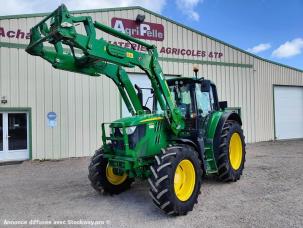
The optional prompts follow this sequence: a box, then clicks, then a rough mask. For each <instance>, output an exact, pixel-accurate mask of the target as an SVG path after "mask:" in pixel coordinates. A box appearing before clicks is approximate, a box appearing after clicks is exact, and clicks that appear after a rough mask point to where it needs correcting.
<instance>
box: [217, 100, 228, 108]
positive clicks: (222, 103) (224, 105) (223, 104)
mask: <svg viewBox="0 0 303 228" xmlns="http://www.w3.org/2000/svg"><path fill="white" fill-rule="evenodd" d="M219 107H220V109H222V110H224V109H226V108H227V101H220V102H219Z"/></svg>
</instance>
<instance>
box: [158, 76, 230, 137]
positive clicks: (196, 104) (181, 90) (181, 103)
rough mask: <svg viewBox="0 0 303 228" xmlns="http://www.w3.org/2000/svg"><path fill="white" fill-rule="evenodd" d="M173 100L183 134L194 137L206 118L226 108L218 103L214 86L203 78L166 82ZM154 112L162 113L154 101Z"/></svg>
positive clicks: (223, 103)
mask: <svg viewBox="0 0 303 228" xmlns="http://www.w3.org/2000/svg"><path fill="white" fill-rule="evenodd" d="M167 84H168V87H169V89H170V92H171V95H172V98H173V100H174V101H175V103H176V106H177V107H178V108H179V109H180V111H181V114H182V116H183V118H184V120H185V128H184V130H183V133H184V134H187V135H189V136H190V135H193V134H194V135H196V134H197V133H198V132H199V131H200V129H202V128H203V126H204V124H205V123H206V122H207V117H208V116H209V115H210V114H211V113H213V112H215V111H220V110H221V109H224V108H226V106H227V104H226V102H219V101H218V95H217V89H216V85H215V84H214V83H213V82H212V81H210V80H205V79H204V78H199V79H196V78H185V77H183V78H174V79H169V80H167ZM154 111H155V112H157V113H161V112H163V111H162V110H161V108H160V106H159V105H158V104H157V102H156V101H155V104H154Z"/></svg>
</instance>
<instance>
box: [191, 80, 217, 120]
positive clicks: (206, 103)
mask: <svg viewBox="0 0 303 228" xmlns="http://www.w3.org/2000/svg"><path fill="white" fill-rule="evenodd" d="M195 90H196V99H197V108H198V113H199V114H200V115H202V117H205V116H207V115H208V114H209V112H210V111H211V110H212V107H213V103H214V102H213V100H214V99H213V96H212V90H211V91H210V93H209V92H202V91H201V84H198V83H197V84H196V88H195Z"/></svg>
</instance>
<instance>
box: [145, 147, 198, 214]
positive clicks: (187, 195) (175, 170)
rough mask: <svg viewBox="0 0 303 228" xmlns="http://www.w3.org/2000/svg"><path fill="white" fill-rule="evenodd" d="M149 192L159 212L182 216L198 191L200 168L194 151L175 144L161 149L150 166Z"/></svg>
mask: <svg viewBox="0 0 303 228" xmlns="http://www.w3.org/2000/svg"><path fill="white" fill-rule="evenodd" d="M150 169H151V171H152V175H151V177H150V178H149V179H148V182H149V184H150V195H151V197H152V199H153V202H154V203H155V205H156V206H157V207H159V208H160V209H161V210H162V211H164V212H165V213H167V214H171V215H185V214H187V212H188V211H192V209H193V207H194V205H195V204H196V203H197V198H198V195H199V193H200V187H201V177H202V169H201V164H200V160H199V158H198V155H197V152H196V151H195V150H194V149H193V148H192V147H189V146H186V145H178V146H172V147H168V148H167V149H162V153H161V154H160V155H156V156H155V164H154V165H153V166H151V167H150Z"/></svg>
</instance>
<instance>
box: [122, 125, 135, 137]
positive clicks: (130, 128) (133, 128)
mask: <svg viewBox="0 0 303 228" xmlns="http://www.w3.org/2000/svg"><path fill="white" fill-rule="evenodd" d="M136 128H137V127H127V128H125V131H126V134H127V135H131V134H133V133H134V132H135V130H136ZM119 130H120V133H121V134H122V135H123V128H119Z"/></svg>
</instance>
